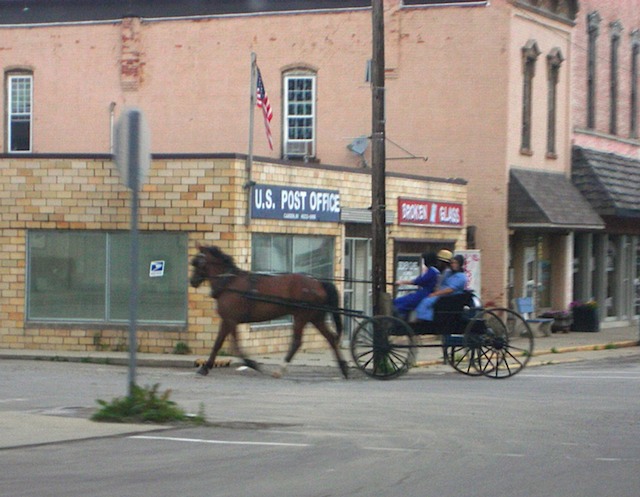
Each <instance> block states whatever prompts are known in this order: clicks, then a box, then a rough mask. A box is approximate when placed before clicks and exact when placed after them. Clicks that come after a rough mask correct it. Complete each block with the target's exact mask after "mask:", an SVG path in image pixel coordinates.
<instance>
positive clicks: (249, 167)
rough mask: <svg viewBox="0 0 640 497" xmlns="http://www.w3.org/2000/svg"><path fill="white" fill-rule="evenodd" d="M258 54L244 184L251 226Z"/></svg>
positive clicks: (253, 57)
mask: <svg viewBox="0 0 640 497" xmlns="http://www.w3.org/2000/svg"><path fill="white" fill-rule="evenodd" d="M256 59H257V57H256V54H255V52H251V78H250V79H251V86H250V90H249V94H250V98H249V149H248V151H247V163H246V165H245V172H246V176H247V181H246V183H245V184H244V189H245V191H246V192H247V212H246V214H245V218H244V224H245V226H249V223H250V222H251V201H252V198H251V196H252V195H251V193H252V192H253V185H254V184H255V183H254V182H253V179H252V176H251V172H252V168H253V128H254V125H253V124H254V119H255V118H254V112H255V108H256V80H257V75H256Z"/></svg>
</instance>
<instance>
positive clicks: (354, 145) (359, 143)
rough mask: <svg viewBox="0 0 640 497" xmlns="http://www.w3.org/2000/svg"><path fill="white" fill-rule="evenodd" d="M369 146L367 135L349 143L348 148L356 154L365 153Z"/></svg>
mask: <svg viewBox="0 0 640 497" xmlns="http://www.w3.org/2000/svg"><path fill="white" fill-rule="evenodd" d="M368 146H369V138H368V137H367V136H359V137H358V138H354V140H353V141H352V142H351V143H350V144H349V145H347V148H348V149H349V150H351V151H352V152H353V153H354V154H358V155H364V152H365V150H367V147H368Z"/></svg>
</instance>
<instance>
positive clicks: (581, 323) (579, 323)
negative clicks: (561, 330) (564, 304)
mask: <svg viewBox="0 0 640 497" xmlns="http://www.w3.org/2000/svg"><path fill="white" fill-rule="evenodd" d="M571 330H572V331H590V332H594V331H600V319H599V318H598V309H597V308H594V307H589V306H586V305H582V306H576V307H574V308H573V326H572V327H571Z"/></svg>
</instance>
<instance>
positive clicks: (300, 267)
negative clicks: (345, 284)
mask: <svg viewBox="0 0 640 497" xmlns="http://www.w3.org/2000/svg"><path fill="white" fill-rule="evenodd" d="M333 244H334V241H333V238H332V237H321V236H293V235H265V234H255V235H253V240H252V243H251V246H252V253H251V260H252V268H251V269H252V270H253V271H256V272H264V273H306V274H310V275H312V276H315V277H316V278H325V279H332V278H333V258H334V245H333Z"/></svg>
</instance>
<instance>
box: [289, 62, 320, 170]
mask: <svg viewBox="0 0 640 497" xmlns="http://www.w3.org/2000/svg"><path fill="white" fill-rule="evenodd" d="M283 116H284V119H283V125H284V133H283V137H284V143H283V154H284V156H285V158H289V159H305V160H306V159H309V158H313V157H315V155H316V75H315V74H313V73H310V72H300V71H295V72H289V73H287V74H285V76H284V112H283Z"/></svg>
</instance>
